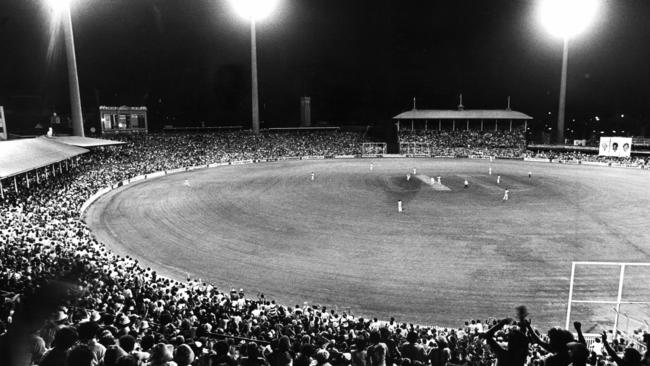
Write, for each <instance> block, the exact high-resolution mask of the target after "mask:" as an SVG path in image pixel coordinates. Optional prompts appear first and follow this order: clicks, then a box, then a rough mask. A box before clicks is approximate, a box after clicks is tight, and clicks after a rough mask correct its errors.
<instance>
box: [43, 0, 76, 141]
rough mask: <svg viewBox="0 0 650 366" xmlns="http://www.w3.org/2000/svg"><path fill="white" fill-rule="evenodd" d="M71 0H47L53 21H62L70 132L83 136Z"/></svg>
mask: <svg viewBox="0 0 650 366" xmlns="http://www.w3.org/2000/svg"><path fill="white" fill-rule="evenodd" d="M70 1H71V0H47V2H48V3H49V5H50V6H51V8H52V11H53V13H54V18H55V19H54V21H55V22H57V21H59V20H60V21H61V22H62V23H63V35H64V38H65V53H66V59H67V62H68V88H69V90H70V112H71V114H72V133H73V135H75V136H81V137H84V121H83V115H82V113H81V95H80V92H79V75H78V74H77V58H76V55H75V47H74V33H73V31H72V17H71V15H70Z"/></svg>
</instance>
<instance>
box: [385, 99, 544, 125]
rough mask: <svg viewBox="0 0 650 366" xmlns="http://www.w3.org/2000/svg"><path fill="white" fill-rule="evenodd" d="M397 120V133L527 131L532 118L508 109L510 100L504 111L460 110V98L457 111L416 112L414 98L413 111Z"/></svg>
mask: <svg viewBox="0 0 650 366" xmlns="http://www.w3.org/2000/svg"><path fill="white" fill-rule="evenodd" d="M393 119H395V120H397V122H396V124H397V131H398V132H399V131H401V130H402V129H406V130H411V131H414V130H443V129H444V130H453V131H455V130H457V129H458V130H469V129H480V130H481V131H485V130H494V131H497V130H499V129H501V130H510V131H512V130H513V128H514V129H517V128H522V129H523V130H524V131H526V130H527V129H528V121H529V120H532V119H533V117H531V116H529V115H527V114H525V113H522V112H518V111H513V110H512V109H510V98H508V107H507V108H506V109H468V110H466V109H465V107H464V106H463V96H462V95H461V96H460V104H459V105H458V109H455V110H451V109H417V108H416V107H415V98H413V109H411V110H410V111H406V112H402V113H400V114H398V115H396V116H395V117H393Z"/></svg>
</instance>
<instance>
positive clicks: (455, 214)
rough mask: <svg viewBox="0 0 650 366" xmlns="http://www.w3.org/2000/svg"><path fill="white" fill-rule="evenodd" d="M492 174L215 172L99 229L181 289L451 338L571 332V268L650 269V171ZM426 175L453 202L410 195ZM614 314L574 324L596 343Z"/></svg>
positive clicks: (135, 202) (144, 200) (321, 167)
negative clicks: (400, 207)
mask: <svg viewBox="0 0 650 366" xmlns="http://www.w3.org/2000/svg"><path fill="white" fill-rule="evenodd" d="M371 161H373V162H374V169H373V170H372V171H370V169H369V165H370V162H371ZM489 165H490V163H489V162H488V161H478V160H438V159H436V160H433V159H374V160H370V159H363V160H326V161H292V162H278V163H265V164H255V165H245V166H227V167H220V168H216V169H204V170H198V171H192V172H187V173H180V174H173V175H168V176H164V177H162V178H158V179H153V180H150V181H144V182H139V183H135V184H131V185H128V186H126V187H123V188H121V189H118V190H116V191H113V192H111V193H109V194H107V195H106V196H104V197H102V198H101V199H99V200H98V201H97V202H96V203H95V204H93V205H92V206H91V207H90V209H89V210H88V212H87V215H86V222H87V223H88V224H89V225H90V227H91V228H92V230H93V232H94V233H95V234H96V235H97V237H98V238H99V239H100V240H101V241H103V242H104V243H107V244H108V245H109V246H110V247H111V248H112V249H113V250H115V251H116V252H118V253H120V254H128V255H131V256H135V257H136V258H138V259H140V260H141V261H143V262H144V263H145V265H147V266H151V267H152V268H155V269H156V270H158V271H159V272H160V273H164V274H166V275H169V276H173V277H175V278H178V279H179V280H180V279H184V278H185V276H186V274H187V273H190V274H191V275H192V276H193V277H198V278H202V279H204V280H207V281H211V282H213V283H215V285H217V286H218V287H220V288H223V289H229V288H230V287H237V288H240V287H243V288H244V289H246V290H247V291H248V295H249V296H254V295H255V294H256V292H263V293H265V294H266V295H267V297H268V298H274V299H276V300H278V301H279V302H281V303H284V304H287V305H294V304H302V303H303V302H304V301H308V302H309V303H312V304H323V305H330V306H333V305H338V308H339V309H349V310H351V311H352V312H353V313H355V314H358V315H365V316H376V317H379V318H383V319H388V318H389V317H391V316H395V317H396V318H397V319H398V320H400V321H408V322H415V323H421V324H436V325H449V326H458V325H460V324H462V323H463V322H464V321H465V320H467V319H471V318H474V319H478V318H481V319H487V318H489V317H492V316H496V317H503V316H513V315H514V308H515V306H517V305H520V304H526V305H528V307H529V311H530V313H531V317H532V319H533V322H534V323H536V324H537V325H539V326H542V327H550V326H552V325H563V324H564V317H565V315H566V306H567V298H568V292H569V276H570V271H571V261H629V262H650V229H649V227H650V226H649V224H650V214H649V213H648V212H649V211H648V208H649V207H650V186H649V184H648V183H650V172H647V171H641V170H632V169H618V168H603V167H588V166H563V165H556V164H553V165H551V164H545V163H526V162H515V161H496V162H494V163H491V165H492V168H493V175H491V176H490V175H488V166H489ZM413 167H416V168H417V170H418V174H423V175H428V176H432V177H435V176H442V183H443V184H444V185H446V186H447V187H449V188H450V189H451V190H450V191H447V192H445V191H438V190H434V189H432V187H430V186H429V185H427V184H424V183H423V182H422V181H421V180H419V179H411V180H410V181H408V182H407V181H406V178H405V176H406V173H408V172H409V171H410V170H411V169H412V168H413ZM312 171H313V172H315V175H316V179H315V181H310V173H311V172H312ZM528 171H532V173H533V176H532V179H529V178H528V175H527V173H528ZM497 175H500V176H501V184H500V185H497V184H496V178H497ZM465 178H467V179H468V180H469V182H470V187H469V188H468V189H464V188H463V181H464V179H465ZM186 179H187V180H188V181H189V183H190V186H189V187H188V186H186V185H184V181H185V180H186ZM505 187H508V188H509V189H510V200H509V201H507V202H504V201H502V199H501V198H502V196H503V190H504V188H505ZM398 200H402V201H403V203H404V209H405V212H403V213H401V214H400V213H398V212H397V201H398ZM618 273H619V269H618V268H613V267H611V268H604V267H589V268H579V269H578V270H577V272H576V287H575V298H576V299H605V300H616V291H617V288H618ZM648 279H650V269H647V270H642V269H639V268H636V269H630V270H628V276H627V277H626V281H625V284H624V296H623V298H624V300H625V299H629V300H634V301H650V281H648ZM612 307H613V305H590V306H582V305H581V306H577V307H576V308H575V309H574V314H575V315H576V320H581V321H582V322H583V324H585V328H586V329H587V330H590V328H592V327H593V326H594V325H595V324H601V325H611V324H612V320H613V316H614V311H613V310H612ZM624 310H625V311H628V312H629V315H630V316H631V317H632V318H635V317H636V318H641V317H643V318H645V317H646V316H647V315H646V314H648V313H650V311H649V310H650V309H648V308H646V307H643V306H640V305H636V306H629V307H627V308H624ZM637 313H638V314H637ZM636 325H637V324H636V323H635V322H634V320H632V321H631V323H630V327H633V326H636ZM593 330H594V331H596V330H597V329H593Z"/></svg>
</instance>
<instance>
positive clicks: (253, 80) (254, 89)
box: [251, 16, 260, 134]
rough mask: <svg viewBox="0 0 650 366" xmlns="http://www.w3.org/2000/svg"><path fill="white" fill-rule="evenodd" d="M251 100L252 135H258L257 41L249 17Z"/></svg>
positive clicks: (252, 22)
mask: <svg viewBox="0 0 650 366" xmlns="http://www.w3.org/2000/svg"><path fill="white" fill-rule="evenodd" d="M251 89H252V92H251V98H252V113H253V115H252V120H253V133H254V134H258V133H260V106H259V98H258V96H257V40H256V37H255V17H253V16H251Z"/></svg>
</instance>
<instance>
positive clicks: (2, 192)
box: [0, 179, 5, 199]
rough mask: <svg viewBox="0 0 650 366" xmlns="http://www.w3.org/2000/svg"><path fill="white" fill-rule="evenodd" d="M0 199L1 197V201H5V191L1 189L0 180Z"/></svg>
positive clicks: (0, 181) (0, 182)
mask: <svg viewBox="0 0 650 366" xmlns="http://www.w3.org/2000/svg"><path fill="white" fill-rule="evenodd" d="M0 197H2V199H5V190H4V188H2V179H0Z"/></svg>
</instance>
